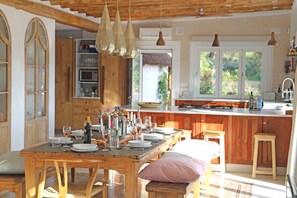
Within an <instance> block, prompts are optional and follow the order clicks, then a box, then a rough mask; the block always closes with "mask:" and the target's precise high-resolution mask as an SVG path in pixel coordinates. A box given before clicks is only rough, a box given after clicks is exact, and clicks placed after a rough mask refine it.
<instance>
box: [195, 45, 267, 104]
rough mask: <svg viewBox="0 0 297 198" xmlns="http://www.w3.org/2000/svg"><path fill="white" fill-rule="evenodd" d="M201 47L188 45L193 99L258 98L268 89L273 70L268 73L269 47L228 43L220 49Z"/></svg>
mask: <svg viewBox="0 0 297 198" xmlns="http://www.w3.org/2000/svg"><path fill="white" fill-rule="evenodd" d="M203 45H205V44H201V43H198V42H192V43H191V61H192V66H191V69H190V73H191V74H194V75H193V89H194V97H205V98H237V99H241V98H247V97H248V96H249V95H250V93H251V92H253V94H254V95H255V96H261V94H262V93H263V91H268V90H269V89H270V87H271V85H269V82H268V81H269V80H268V79H269V77H270V76H271V75H272V72H271V70H272V69H270V70H268V62H269V60H268V57H269V52H270V50H269V47H268V46H264V45H262V43H249V44H247V45H245V44H243V43H240V44H239V43H229V44H225V45H224V47H219V48H213V47H204V46H203ZM239 45H240V46H239ZM265 45H266V43H265ZM242 46H244V47H242Z"/></svg>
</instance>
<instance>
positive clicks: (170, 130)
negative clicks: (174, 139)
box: [154, 127, 174, 134]
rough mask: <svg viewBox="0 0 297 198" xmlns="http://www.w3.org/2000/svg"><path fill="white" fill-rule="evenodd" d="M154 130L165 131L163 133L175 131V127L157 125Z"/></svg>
mask: <svg viewBox="0 0 297 198" xmlns="http://www.w3.org/2000/svg"><path fill="white" fill-rule="evenodd" d="M154 130H155V131H156V132H158V133H163V134H171V133H174V129H173V128H169V127H156V128H155V129H154Z"/></svg>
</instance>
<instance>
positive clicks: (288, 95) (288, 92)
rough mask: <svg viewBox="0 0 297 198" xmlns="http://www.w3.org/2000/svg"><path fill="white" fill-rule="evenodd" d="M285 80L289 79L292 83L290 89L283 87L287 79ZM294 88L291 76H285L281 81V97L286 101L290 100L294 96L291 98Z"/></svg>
mask: <svg viewBox="0 0 297 198" xmlns="http://www.w3.org/2000/svg"><path fill="white" fill-rule="evenodd" d="M287 80H289V81H291V83H292V84H293V90H290V89H289V88H288V90H285V89H284V87H285V82H286V81H287ZM294 89H295V83H294V81H293V79H292V78H285V79H284V81H283V83H282V98H285V99H284V101H285V102H286V101H287V102H288V101H292V100H293V99H294V98H293V91H294Z"/></svg>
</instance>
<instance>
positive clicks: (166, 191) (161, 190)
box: [145, 168, 211, 198]
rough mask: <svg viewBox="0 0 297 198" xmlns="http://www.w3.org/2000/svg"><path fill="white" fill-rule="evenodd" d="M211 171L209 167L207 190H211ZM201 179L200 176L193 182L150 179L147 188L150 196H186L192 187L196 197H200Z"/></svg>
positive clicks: (206, 175)
mask: <svg viewBox="0 0 297 198" xmlns="http://www.w3.org/2000/svg"><path fill="white" fill-rule="evenodd" d="M210 173H211V170H210V168H209V169H208V170H207V172H206V174H205V187H206V191H207V192H209V185H210V184H209V182H210ZM200 180H201V179H200V178H199V179H198V180H197V181H194V182H191V183H170V182H159V181H150V182H149V183H148V184H147V185H146V188H145V189H146V191H147V192H148V198H160V197H162V198H186V197H187V196H188V195H189V193H190V192H191V191H192V189H193V191H194V198H199V196H200Z"/></svg>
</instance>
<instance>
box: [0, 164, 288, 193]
mask: <svg viewBox="0 0 297 198" xmlns="http://www.w3.org/2000/svg"><path fill="white" fill-rule="evenodd" d="M77 174H78V175H77V176H76V182H75V184H71V185H70V186H69V187H70V188H71V191H70V192H69V195H68V196H67V198H83V197H84V196H83V195H79V194H77V193H80V194H81V192H84V190H83V189H84V185H83V183H84V182H85V181H86V180H87V178H88V174H87V169H82V170H77ZM101 178H102V175H101V174H98V180H99V181H100V179H101ZM110 179H111V185H110V186H109V192H108V194H109V196H108V197H109V198H122V197H124V184H123V182H124V178H123V176H122V175H119V174H117V172H115V171H112V172H111V177H110ZM147 182H148V181H146V180H141V179H139V185H138V186H139V190H138V192H139V194H138V197H139V198H146V197H148V195H147V192H146V191H145V185H146V184H147ZM99 184H100V182H99ZM285 190H286V188H285V177H284V176H278V177H277V180H276V181H274V180H272V177H271V176H262V175H257V177H256V179H252V178H251V174H238V173H236V174H235V173H234V174H233V173H225V174H224V175H221V174H220V173H218V172H213V173H212V175H211V187H210V192H206V190H205V187H204V185H203V184H202V185H201V190H200V195H201V196H200V197H201V198H205V197H208V198H232V197H236V198H250V197H253V198H285V197H286V192H285ZM51 191H57V188H56V187H54V188H51ZM47 195H48V196H46V197H58V193H50V194H49V193H47ZM14 197H15V196H14V194H13V193H5V194H3V193H2V195H1V194H0V198H14ZM95 197H101V194H97V195H96V196H95ZM188 198H193V194H192V193H191V194H190V195H189V196H188Z"/></svg>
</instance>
